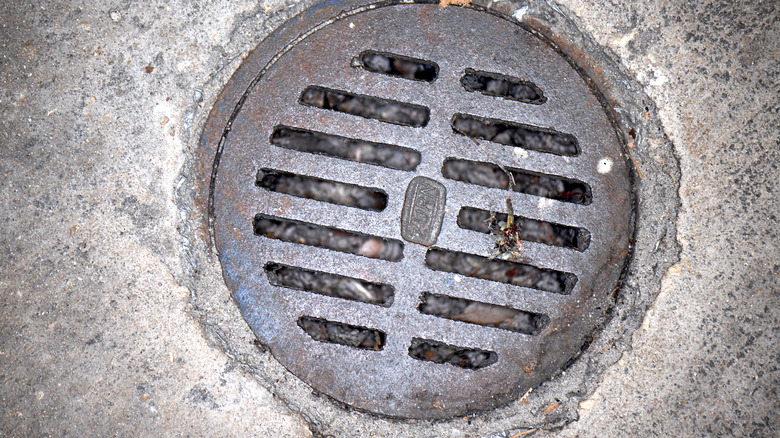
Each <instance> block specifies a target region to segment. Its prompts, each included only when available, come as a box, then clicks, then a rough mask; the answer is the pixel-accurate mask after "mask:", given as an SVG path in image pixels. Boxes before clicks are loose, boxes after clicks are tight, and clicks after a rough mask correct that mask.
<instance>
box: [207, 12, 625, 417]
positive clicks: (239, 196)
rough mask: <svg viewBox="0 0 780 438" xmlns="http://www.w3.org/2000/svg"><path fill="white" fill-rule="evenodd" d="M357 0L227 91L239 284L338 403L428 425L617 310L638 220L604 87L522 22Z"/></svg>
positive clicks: (299, 368)
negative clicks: (236, 93) (613, 297)
mask: <svg viewBox="0 0 780 438" xmlns="http://www.w3.org/2000/svg"><path fill="white" fill-rule="evenodd" d="M386 6H392V7H386ZM337 9H338V8H337ZM342 9H343V10H344V11H346V12H342V13H341V14H340V15H339V16H338V17H334V19H332V20H330V21H327V22H324V23H306V22H305V19H301V20H303V21H296V22H295V24H292V25H288V26H292V28H282V29H281V30H279V31H277V32H278V33H277V36H276V37H274V38H269V40H267V41H266V42H264V43H263V44H261V45H260V47H259V48H258V49H257V50H256V51H255V53H253V54H252V55H251V56H250V57H249V59H248V60H247V61H246V63H245V66H243V67H242V69H241V70H240V71H239V73H237V74H251V75H254V76H256V80H255V81H253V85H252V86H251V87H250V88H249V89H247V90H246V91H245V92H244V94H243V96H242V97H241V98H240V99H238V100H236V101H233V102H229V101H222V100H221V101H219V102H218V103H217V106H220V105H222V106H224V105H233V106H235V110H234V113H233V117H232V118H231V119H230V122H229V124H228V126H226V127H225V130H224V132H222V133H220V141H221V149H220V152H219V155H218V157H217V160H216V163H217V164H218V167H216V168H215V173H214V180H213V193H212V196H213V198H212V201H213V218H214V232H215V241H216V245H217V248H218V250H219V253H220V260H221V262H222V265H223V271H224V275H225V278H226V281H227V283H228V285H229V287H230V288H231V291H232V293H233V294H234V296H235V298H236V299H237V302H238V303H239V306H240V307H241V310H242V312H243V315H244V317H245V319H246V320H247V322H248V323H249V325H250V326H251V328H252V329H253V330H254V332H255V334H256V335H257V337H258V338H259V340H260V341H261V342H262V343H263V344H264V345H266V346H267V347H268V348H269V349H270V351H271V352H272V353H273V355H274V356H275V357H276V358H277V359H278V360H279V361H280V362H281V363H282V364H283V365H284V366H285V367H287V368H288V369H289V370H290V371H291V372H293V373H294V374H295V375H297V376H298V377H300V378H301V379H303V380H304V381H306V382H307V383H308V384H309V385H311V386H312V387H314V388H315V389H317V390H318V391H320V392H323V393H325V394H328V395H330V396H332V397H334V398H335V399H338V400H340V401H342V402H345V403H347V404H349V405H352V406H354V407H356V408H359V409H363V410H367V411H370V412H375V413H380V414H384V415H389V416H397V417H409V418H443V417H450V416H454V415H460V414H464V413H468V412H470V411H475V410H484V409H489V408H492V407H495V406H497V405H499V404H502V403H506V402H507V401H509V400H511V399H512V398H513V397H517V396H518V395H519V394H520V393H522V392H525V391H526V390H527V389H528V388H530V387H532V386H535V385H537V384H539V383H540V382H542V381H543V380H545V379H547V378H549V377H550V376H552V375H553V374H554V373H556V372H557V371H558V370H559V369H560V367H562V366H563V365H564V364H565V363H566V362H567V361H569V360H570V359H571V358H572V357H574V356H576V354H577V353H578V352H579V351H580V348H581V347H582V346H583V345H584V343H585V340H586V338H587V337H588V336H590V335H591V334H592V332H593V330H594V329H595V327H596V326H597V324H598V323H599V321H600V320H601V318H602V316H603V314H604V311H605V309H606V308H607V307H608V302H609V299H610V294H611V293H612V291H613V290H614V288H615V287H616V285H617V282H618V279H619V276H620V272H621V269H622V267H623V266H624V263H625V259H626V256H627V254H628V252H629V236H630V233H631V229H632V228H631V227H632V223H631V215H632V210H631V209H632V205H631V199H632V190H631V183H630V179H629V168H628V164H627V160H626V158H625V156H624V153H623V150H622V147H621V144H620V142H619V140H618V139H617V136H616V135H615V133H614V131H613V130H612V128H611V125H610V123H609V121H608V118H607V115H606V113H605V111H604V109H603V107H602V106H601V104H600V103H599V100H598V99H597V97H596V96H595V95H594V94H593V92H592V90H591V89H590V88H589V86H588V83H587V82H586V81H585V80H584V79H583V78H582V77H581V76H580V75H579V74H578V73H577V71H576V70H575V69H574V68H573V67H572V66H571V65H570V64H568V63H567V61H566V60H565V58H564V57H563V56H561V55H560V54H559V53H558V52H557V51H556V49H554V48H553V47H551V46H550V45H549V44H548V43H545V42H544V41H542V40H540V39H539V38H538V37H536V36H534V35H533V34H531V33H529V32H527V31H526V30H524V29H523V28H521V27H519V26H518V25H516V24H515V23H513V22H512V21H510V20H508V19H505V18H502V17H499V16H497V15H495V14H488V13H485V12H484V11H480V10H477V9H476V8H474V7H462V8H461V7H447V8H440V7H439V6H438V5H437V4H425V3H414V4H410V3H405V4H396V5H390V4H388V3H382V4H377V5H374V6H371V7H365V6H364V7H357V8H355V9H350V8H349V4H348V2H345V5H344V7H343V8H341V9H339V10H342ZM373 29H383V31H382V32H377V31H375V30H373ZM285 37H289V41H290V43H289V44H287V43H285V44H286V45H284V46H279V44H280V41H283V40H284V38H285ZM461 42H468V43H461ZM227 95H231V93H228V94H227ZM221 99H224V97H223V98H221Z"/></svg>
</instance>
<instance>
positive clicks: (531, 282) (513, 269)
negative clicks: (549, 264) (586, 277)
mask: <svg viewBox="0 0 780 438" xmlns="http://www.w3.org/2000/svg"><path fill="white" fill-rule="evenodd" d="M425 264H426V265H427V266H428V267H429V268H431V269H433V270H435V271H444V272H452V273H453V274H460V275H465V276H467V277H474V278H480V279H483V280H490V281H497V282H499V283H506V284H512V285H515V286H521V287H529V288H533V289H538V290H541V291H545V292H553V293H557V294H564V295H568V294H570V293H571V290H572V288H573V287H574V284H575V283H576V282H577V277H576V276H575V275H574V274H570V273H568V272H560V271H554V270H552V269H542V268H537V267H536V266H532V265H528V264H525V263H516V262H509V261H504V260H491V259H489V258H487V257H482V256H478V255H474V254H467V253H463V252H455V251H449V250H445V249H439V248H432V249H429V250H428V252H427V253H426V254H425Z"/></svg>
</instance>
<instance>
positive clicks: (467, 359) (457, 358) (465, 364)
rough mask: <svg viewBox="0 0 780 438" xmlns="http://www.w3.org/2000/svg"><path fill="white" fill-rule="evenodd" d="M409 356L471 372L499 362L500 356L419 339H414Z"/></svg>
mask: <svg viewBox="0 0 780 438" xmlns="http://www.w3.org/2000/svg"><path fill="white" fill-rule="evenodd" d="M409 356H411V357H413V358H415V359H419V360H424V361H427V362H434V363H441V364H450V365H454V366H456V367H459V368H466V369H471V370H478V369H480V368H485V367H487V366H490V365H493V364H494V363H496V362H497V361H498V355H497V354H496V353H495V352H492V351H486V350H478V349H474V348H462V347H456V346H454V345H447V344H444V343H441V342H436V341H431V340H427V339H418V338H414V339H412V345H411V346H410V347H409Z"/></svg>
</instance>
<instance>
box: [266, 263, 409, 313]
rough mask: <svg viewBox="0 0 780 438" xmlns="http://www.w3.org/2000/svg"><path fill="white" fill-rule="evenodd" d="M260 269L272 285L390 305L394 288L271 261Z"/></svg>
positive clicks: (385, 305)
mask: <svg viewBox="0 0 780 438" xmlns="http://www.w3.org/2000/svg"><path fill="white" fill-rule="evenodd" d="M263 269H264V270H265V274H266V276H268V282H269V283H271V284H272V285H274V286H281V287H286V288H288V289H296V290H302V291H305V292H312V293H315V294H320V295H327V296H329V297H336V298H343V299H345V300H352V301H360V302H363V303H369V304H376V305H379V306H384V307H390V305H391V304H393V296H394V294H395V288H394V287H393V286H391V285H389V284H381V283H372V282H368V281H365V280H361V279H359V278H352V277H345V276H343V275H338V274H331V273H328V272H321V271H312V270H309V269H303V268H299V267H297V266H288V265H283V264H280V263H275V262H269V263H266V264H265V267H264V268H263Z"/></svg>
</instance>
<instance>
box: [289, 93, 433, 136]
mask: <svg viewBox="0 0 780 438" xmlns="http://www.w3.org/2000/svg"><path fill="white" fill-rule="evenodd" d="M300 103H302V104H304V105H308V106H313V107H316V108H322V109H328V110H334V111H338V112H342V113H346V114H351V115H353V116H360V117H364V118H366V119H376V120H380V121H382V122H386V123H392V124H395V125H403V126H412V127H415V128H419V127H422V126H425V125H427V124H428V120H429V119H430V112H431V111H430V110H429V109H428V108H427V107H424V106H422V105H415V104H412V103H405V102H398V101H395V100H389V99H382V98H380V97H373V96H364V95H361V94H353V93H350V92H348V91H341V90H334V89H332V88H324V87H318V86H309V87H307V88H306V89H305V90H303V93H301V99H300Z"/></svg>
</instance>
